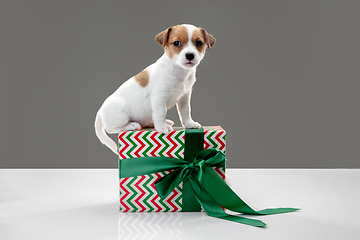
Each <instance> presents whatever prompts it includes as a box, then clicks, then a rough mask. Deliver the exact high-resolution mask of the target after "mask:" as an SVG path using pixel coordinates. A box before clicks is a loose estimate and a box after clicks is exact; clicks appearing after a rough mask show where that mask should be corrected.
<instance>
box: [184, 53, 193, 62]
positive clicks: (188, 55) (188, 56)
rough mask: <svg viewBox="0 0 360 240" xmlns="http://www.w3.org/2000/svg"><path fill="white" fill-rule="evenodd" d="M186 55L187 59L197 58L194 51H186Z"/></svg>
mask: <svg viewBox="0 0 360 240" xmlns="http://www.w3.org/2000/svg"><path fill="white" fill-rule="evenodd" d="M185 57H186V59H187V60H189V61H192V60H193V59H194V58H195V55H194V54H193V53H186V54H185Z"/></svg>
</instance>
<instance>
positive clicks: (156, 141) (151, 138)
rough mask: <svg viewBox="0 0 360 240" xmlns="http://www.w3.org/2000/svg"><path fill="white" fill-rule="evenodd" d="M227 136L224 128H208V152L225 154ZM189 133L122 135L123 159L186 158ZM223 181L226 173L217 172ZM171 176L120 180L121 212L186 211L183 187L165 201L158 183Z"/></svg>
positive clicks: (219, 169)
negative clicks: (158, 192)
mask: <svg viewBox="0 0 360 240" xmlns="http://www.w3.org/2000/svg"><path fill="white" fill-rule="evenodd" d="M225 138H226V133H225V131H224V130H223V129H222V128H221V127H204V149H206V148H217V149H219V150H221V151H225ZM184 142H185V131H184V129H182V128H176V129H175V130H174V131H172V132H171V133H170V134H168V135H165V134H160V133H159V132H156V131H154V130H147V131H146V130H141V131H125V132H122V133H120V135H119V156H120V161H121V159H127V158H136V157H173V158H179V159H183V157H184ZM213 169H214V170H215V171H216V172H217V173H218V174H219V175H220V176H221V178H222V179H225V169H223V168H213ZM167 173H169V172H161V173H154V174H150V175H143V176H137V177H130V178H121V179H120V184H119V185H120V211H121V212H176V211H181V209H182V183H181V184H180V185H179V186H178V187H176V188H175V189H174V190H173V192H172V193H171V194H169V196H167V198H166V199H161V198H160V197H159V196H158V195H157V192H156V189H155V185H154V183H155V182H156V180H158V179H159V178H161V177H162V176H164V175H165V174H167Z"/></svg>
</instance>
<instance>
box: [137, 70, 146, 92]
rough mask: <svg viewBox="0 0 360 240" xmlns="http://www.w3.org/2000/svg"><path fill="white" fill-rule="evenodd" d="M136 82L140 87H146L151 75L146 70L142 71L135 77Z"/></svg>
mask: <svg viewBox="0 0 360 240" xmlns="http://www.w3.org/2000/svg"><path fill="white" fill-rule="evenodd" d="M134 79H135V81H136V82H137V83H138V84H139V85H140V87H143V88H144V87H146V86H147V85H148V83H149V73H148V71H147V70H146V69H144V70H142V71H141V72H140V73H138V74H137V75H135V76H134Z"/></svg>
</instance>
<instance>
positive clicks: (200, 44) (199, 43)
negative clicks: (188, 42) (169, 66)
mask: <svg viewBox="0 0 360 240" xmlns="http://www.w3.org/2000/svg"><path fill="white" fill-rule="evenodd" d="M195 44H196V46H198V47H201V46H202V45H203V42H202V41H200V40H197V41H196V43H195Z"/></svg>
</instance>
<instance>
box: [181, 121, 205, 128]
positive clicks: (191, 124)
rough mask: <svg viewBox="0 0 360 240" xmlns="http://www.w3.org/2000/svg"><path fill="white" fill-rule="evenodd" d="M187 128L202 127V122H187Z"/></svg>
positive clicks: (185, 124) (185, 125)
mask: <svg viewBox="0 0 360 240" xmlns="http://www.w3.org/2000/svg"><path fill="white" fill-rule="evenodd" d="M183 125H184V127H185V128H201V124H200V123H198V122H194V121H191V122H186V123H184V124H183Z"/></svg>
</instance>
